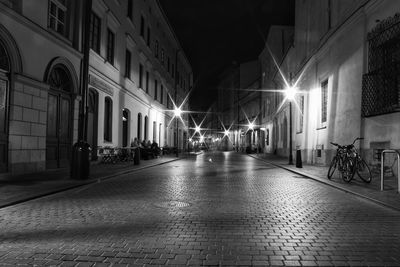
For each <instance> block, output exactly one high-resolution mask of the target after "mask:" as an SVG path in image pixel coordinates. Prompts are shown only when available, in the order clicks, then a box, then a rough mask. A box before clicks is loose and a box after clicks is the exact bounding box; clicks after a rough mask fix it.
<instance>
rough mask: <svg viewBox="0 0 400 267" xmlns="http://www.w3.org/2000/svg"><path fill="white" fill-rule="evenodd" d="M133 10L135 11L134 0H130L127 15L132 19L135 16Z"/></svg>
mask: <svg viewBox="0 0 400 267" xmlns="http://www.w3.org/2000/svg"><path fill="white" fill-rule="evenodd" d="M132 11H133V0H128V14H127V16H128V18H129V19H130V20H132V17H133V13H132Z"/></svg>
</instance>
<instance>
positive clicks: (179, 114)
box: [174, 107, 182, 157]
mask: <svg viewBox="0 0 400 267" xmlns="http://www.w3.org/2000/svg"><path fill="white" fill-rule="evenodd" d="M181 114H182V110H181V108H180V107H175V110H174V116H175V127H176V156H177V157H179V128H178V123H179V122H178V119H179V118H180V117H181Z"/></svg>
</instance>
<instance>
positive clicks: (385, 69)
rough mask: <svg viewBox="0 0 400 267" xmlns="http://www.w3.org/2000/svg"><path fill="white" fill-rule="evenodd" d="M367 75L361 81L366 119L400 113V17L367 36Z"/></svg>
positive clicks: (381, 23) (380, 25)
mask: <svg viewBox="0 0 400 267" xmlns="http://www.w3.org/2000/svg"><path fill="white" fill-rule="evenodd" d="M368 48H369V51H368V73H366V74H364V75H363V81H362V115H363V116H364V117H369V116H375V115H381V114H387V113H392V112H397V111H400V94H399V92H400V14H399V13H398V14H396V15H395V16H393V17H390V18H388V19H386V20H384V21H382V22H380V23H379V24H378V25H377V26H376V27H375V28H374V29H373V30H372V31H371V32H370V33H369V34H368Z"/></svg>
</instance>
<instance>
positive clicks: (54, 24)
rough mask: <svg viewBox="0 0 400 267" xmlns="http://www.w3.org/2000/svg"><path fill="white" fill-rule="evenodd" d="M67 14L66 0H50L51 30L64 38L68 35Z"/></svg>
mask: <svg viewBox="0 0 400 267" xmlns="http://www.w3.org/2000/svg"><path fill="white" fill-rule="evenodd" d="M66 13H67V7H66V0H50V7H49V22H48V23H49V28H50V29H52V30H54V31H56V32H58V33H59V34H62V35H64V36H66V35H67V29H66V17H67V14H66Z"/></svg>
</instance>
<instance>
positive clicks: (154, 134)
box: [153, 121, 157, 141]
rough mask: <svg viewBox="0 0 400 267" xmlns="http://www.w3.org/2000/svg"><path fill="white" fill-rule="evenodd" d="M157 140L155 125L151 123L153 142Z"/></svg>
mask: <svg viewBox="0 0 400 267" xmlns="http://www.w3.org/2000/svg"><path fill="white" fill-rule="evenodd" d="M156 140H157V123H156V122H155V121H153V141H156Z"/></svg>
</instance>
